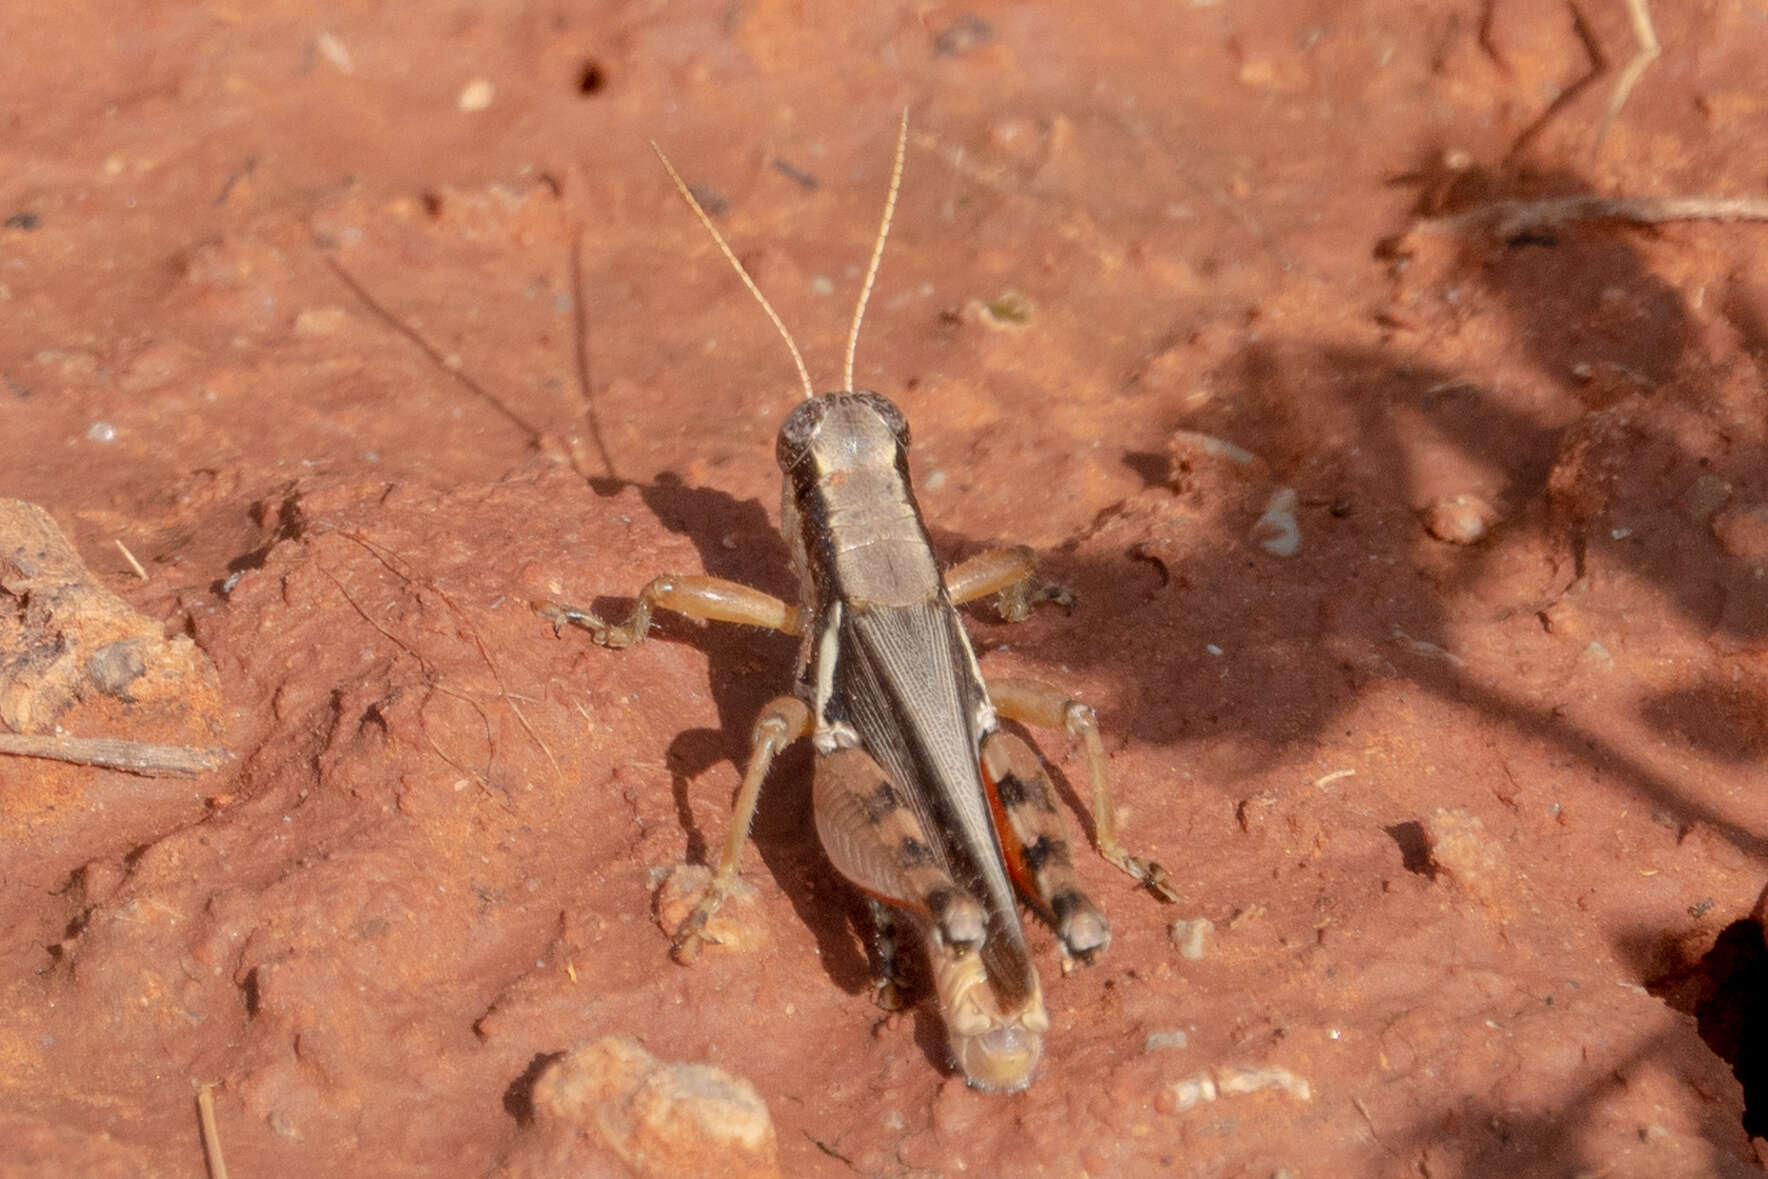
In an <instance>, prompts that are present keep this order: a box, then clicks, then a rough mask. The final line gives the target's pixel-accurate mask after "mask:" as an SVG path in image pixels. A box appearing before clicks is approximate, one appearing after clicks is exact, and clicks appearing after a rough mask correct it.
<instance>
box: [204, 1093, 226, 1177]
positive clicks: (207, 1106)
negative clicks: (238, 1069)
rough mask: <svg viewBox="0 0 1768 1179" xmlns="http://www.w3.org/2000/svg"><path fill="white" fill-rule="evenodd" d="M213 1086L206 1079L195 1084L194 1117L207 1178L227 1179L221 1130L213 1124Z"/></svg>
mask: <svg viewBox="0 0 1768 1179" xmlns="http://www.w3.org/2000/svg"><path fill="white" fill-rule="evenodd" d="M214 1088H215V1086H213V1085H211V1084H209V1083H208V1082H207V1081H205V1082H203V1083H202V1084H201V1085H199V1086H197V1090H196V1118H197V1125H198V1127H199V1128H200V1129H201V1131H202V1136H203V1162H205V1163H207V1164H208V1167H209V1179H227V1160H226V1159H225V1158H224V1157H222V1154H221V1131H220V1130H219V1129H217V1128H216V1126H215V1094H214Z"/></svg>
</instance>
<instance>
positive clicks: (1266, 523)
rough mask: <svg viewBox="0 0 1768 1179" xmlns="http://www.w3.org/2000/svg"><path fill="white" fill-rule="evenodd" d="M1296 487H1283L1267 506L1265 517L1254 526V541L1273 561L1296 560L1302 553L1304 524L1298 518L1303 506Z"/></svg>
mask: <svg viewBox="0 0 1768 1179" xmlns="http://www.w3.org/2000/svg"><path fill="white" fill-rule="evenodd" d="M1300 502H1301V501H1300V499H1299V498H1298V497H1297V496H1296V494H1295V488H1293V487H1280V488H1278V489H1277V490H1276V491H1275V492H1274V493H1273V494H1272V495H1271V498H1270V501H1269V502H1268V503H1266V504H1265V512H1264V515H1262V516H1260V517H1259V518H1258V523H1256V524H1254V525H1253V526H1252V539H1253V540H1254V541H1255V542H1256V543H1257V544H1258V547H1259V548H1261V549H1263V550H1265V552H1267V553H1269V554H1271V556H1273V557H1293V556H1295V554H1296V553H1299V552H1300V551H1301V524H1300V523H1299V522H1297V520H1296V518H1295V509H1296V507H1297V505H1298V504H1299V503H1300Z"/></svg>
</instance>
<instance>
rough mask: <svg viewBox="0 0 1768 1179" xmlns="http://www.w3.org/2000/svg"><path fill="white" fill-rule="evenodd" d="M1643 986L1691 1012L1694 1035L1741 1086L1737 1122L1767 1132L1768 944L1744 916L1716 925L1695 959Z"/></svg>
mask: <svg viewBox="0 0 1768 1179" xmlns="http://www.w3.org/2000/svg"><path fill="white" fill-rule="evenodd" d="M1645 989H1646V990H1648V991H1650V992H1651V993H1652V994H1653V995H1656V996H1657V997H1658V998H1660V999H1662V1000H1663V1001H1664V1002H1665V1003H1667V1004H1669V1005H1670V1006H1671V1007H1674V1008H1675V1009H1676V1010H1678V1011H1681V1012H1684V1013H1686V1014H1689V1015H1692V1016H1694V1018H1695V1026H1696V1027H1697V1028H1699V1030H1700V1038H1701V1039H1702V1040H1703V1041H1705V1042H1706V1045H1707V1047H1708V1048H1711V1049H1712V1050H1713V1052H1714V1053H1715V1054H1717V1055H1718V1056H1719V1058H1720V1059H1721V1060H1723V1061H1725V1063H1726V1064H1729V1065H1730V1066H1731V1071H1732V1072H1733V1073H1735V1074H1737V1080H1738V1082H1739V1083H1740V1084H1741V1085H1742V1086H1743V1128H1744V1132H1745V1133H1746V1134H1748V1135H1749V1136H1750V1137H1752V1138H1765V1137H1768V1008H1764V1006H1763V1005H1762V1002H1761V996H1762V994H1763V992H1764V991H1768V945H1764V944H1763V941H1762V927H1761V926H1760V925H1758V924H1756V922H1755V921H1753V920H1750V919H1748V918H1745V919H1743V920H1740V921H1733V922H1732V923H1731V924H1730V925H1727V926H1726V927H1725V928H1724V929H1723V930H1721V931H1720V933H1719V937H1718V938H1717V940H1715V941H1714V942H1713V948H1712V949H1710V950H1708V951H1707V952H1706V953H1705V954H1703V955H1702V956H1701V959H1700V961H1699V962H1696V963H1692V964H1687V963H1686V962H1685V964H1683V965H1681V966H1678V967H1675V968H1672V969H1671V970H1669V971H1667V972H1665V973H1664V974H1661V975H1659V976H1658V977H1657V978H1654V979H1648V980H1647V981H1646V984H1645Z"/></svg>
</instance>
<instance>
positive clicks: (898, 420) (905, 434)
mask: <svg viewBox="0 0 1768 1179" xmlns="http://www.w3.org/2000/svg"><path fill="white" fill-rule="evenodd" d="M860 396H862V397H864V398H865V399H866V404H867V405H869V406H871V407H872V412H874V413H876V414H877V415H878V416H879V417H880V418H883V419H884V424H885V425H887V426H889V427H890V432H891V433H892V434H894V435H896V441H897V444H898V445H899V446H901V447H903V448H904V449H907V447H908V444H909V420H908V418H906V417H904V416H903V413H902V410H900V409H898V408H896V403H895V402H894V401H892V400H890V398H888V397H885V396H884V395H883V394H881V393H862V394H860Z"/></svg>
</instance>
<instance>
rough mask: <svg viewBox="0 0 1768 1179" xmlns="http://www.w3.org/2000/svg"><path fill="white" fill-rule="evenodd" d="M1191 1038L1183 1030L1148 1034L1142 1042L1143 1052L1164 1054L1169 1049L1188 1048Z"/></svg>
mask: <svg viewBox="0 0 1768 1179" xmlns="http://www.w3.org/2000/svg"><path fill="white" fill-rule="evenodd" d="M1190 1046H1191V1037H1190V1036H1189V1035H1187V1034H1186V1033H1185V1030H1184V1029H1183V1028H1179V1029H1176V1030H1174V1031H1170V1032H1149V1033H1148V1038H1147V1039H1145V1040H1143V1041H1142V1051H1144V1052H1165V1051H1166V1050H1167V1049H1169V1048H1189V1047H1190Z"/></svg>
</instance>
